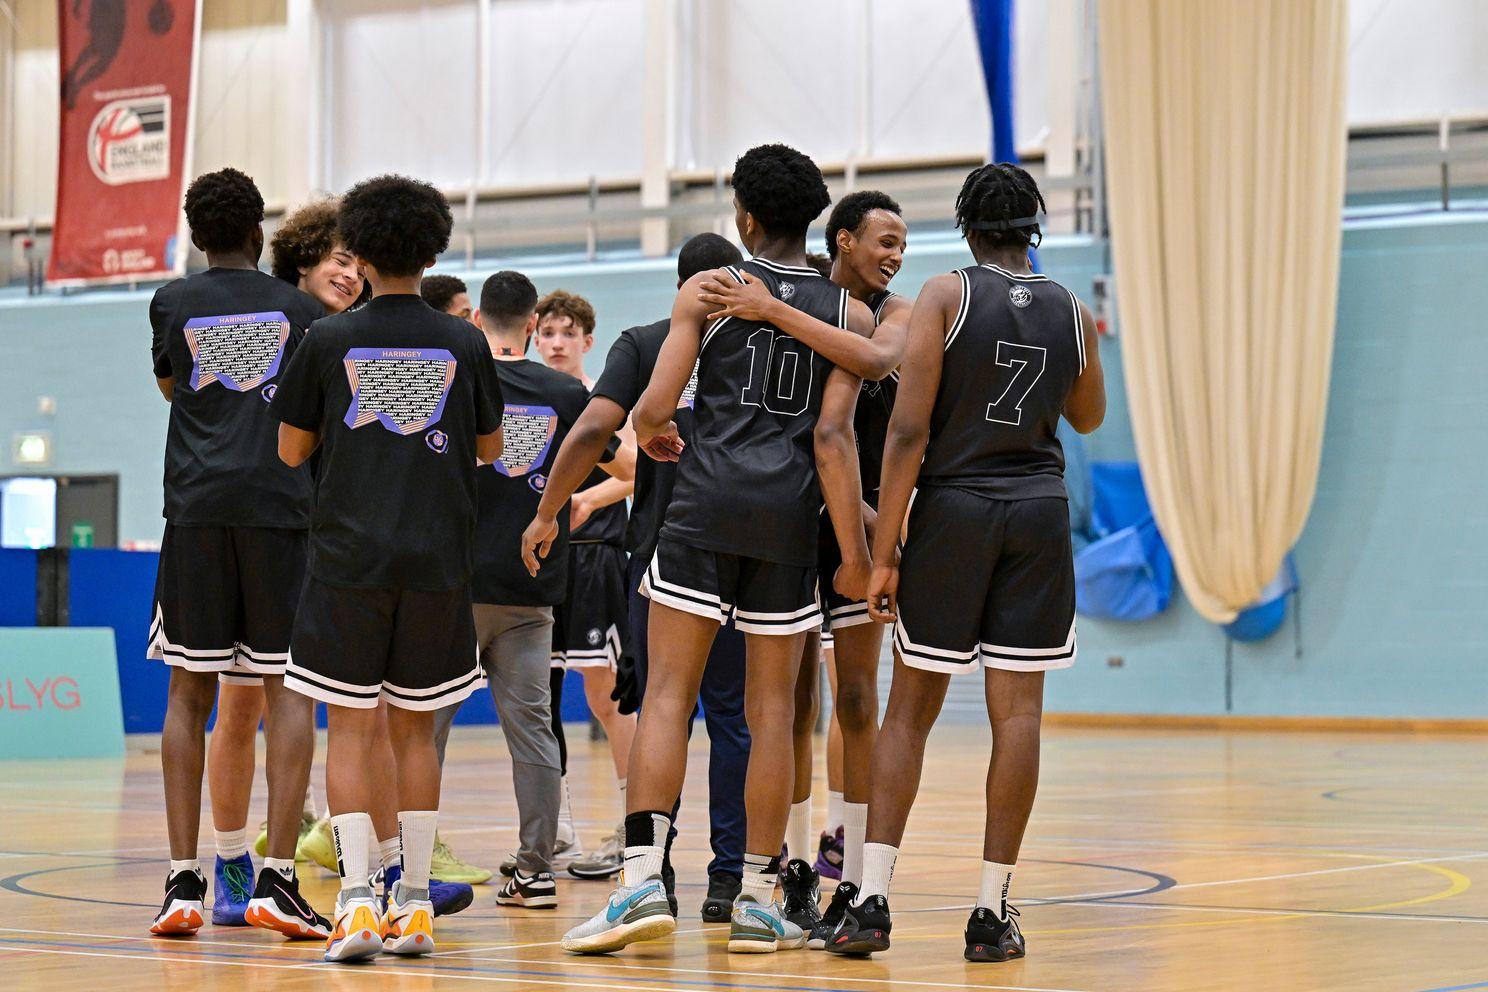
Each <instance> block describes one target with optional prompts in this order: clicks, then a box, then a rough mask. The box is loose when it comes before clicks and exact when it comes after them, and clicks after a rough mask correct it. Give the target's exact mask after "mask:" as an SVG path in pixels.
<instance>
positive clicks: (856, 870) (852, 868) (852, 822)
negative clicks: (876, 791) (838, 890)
mask: <svg viewBox="0 0 1488 992" xmlns="http://www.w3.org/2000/svg"><path fill="white" fill-rule="evenodd" d="M867 835H868V804H867V803H846V802H845V803H843V804H842V880H843V881H844V882H851V883H852V884H854V885H856V886H859V887H861V886H862V884H863V839H864V838H865V837H866V836H867Z"/></svg>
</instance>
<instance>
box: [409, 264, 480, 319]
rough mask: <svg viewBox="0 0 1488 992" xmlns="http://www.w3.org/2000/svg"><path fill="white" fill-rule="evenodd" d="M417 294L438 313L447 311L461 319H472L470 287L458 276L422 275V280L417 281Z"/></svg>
mask: <svg viewBox="0 0 1488 992" xmlns="http://www.w3.org/2000/svg"><path fill="white" fill-rule="evenodd" d="M419 295H420V296H422V297H423V298H424V302H425V303H427V304H429V306H431V307H433V308H434V309H435V310H438V311H439V312H440V313H447V314H449V315H450V316H452V317H459V318H460V319H461V320H473V319H474V318H473V316H472V307H471V305H470V287H469V286H467V285H465V280H464V279H461V278H459V277H458V276H448V275H443V274H438V275H432V276H424V279H423V282H421V283H419Z"/></svg>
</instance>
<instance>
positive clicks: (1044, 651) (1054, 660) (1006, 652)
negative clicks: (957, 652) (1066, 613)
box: [979, 617, 1079, 672]
mask: <svg viewBox="0 0 1488 992" xmlns="http://www.w3.org/2000/svg"><path fill="white" fill-rule="evenodd" d="M979 650H980V651H981V655H982V664H983V665H985V666H986V667H988V668H1001V669H1004V670H1006V671H1009V672H1051V671H1054V670H1055V669H1059V668H1069V667H1070V666H1072V665H1073V664H1074V663H1075V656H1076V655H1077V654H1078V653H1079V646H1078V645H1077V644H1076V643H1075V620H1074V618H1073V617H1071V618H1070V629H1069V634H1067V635H1066V636H1065V638H1064V644H1062V645H1061V646H1059V647H1057V648H1008V647H1001V646H999V645H996V644H988V643H987V642H986V641H983V642H982V643H981V644H980V645H979Z"/></svg>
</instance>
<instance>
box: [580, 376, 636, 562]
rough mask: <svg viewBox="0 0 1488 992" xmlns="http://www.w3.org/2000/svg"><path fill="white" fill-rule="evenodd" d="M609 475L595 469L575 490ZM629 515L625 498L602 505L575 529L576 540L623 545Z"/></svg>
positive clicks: (583, 488) (586, 542)
mask: <svg viewBox="0 0 1488 992" xmlns="http://www.w3.org/2000/svg"><path fill="white" fill-rule="evenodd" d="M586 395H587V394H586ZM637 460H639V459H637ZM609 477H610V474H609V473H608V472H604V471H601V470H600V469H595V470H594V471H593V472H590V473H589V478H587V479H585V480H584V484H583V485H581V486H579V488H578V489H576V490H575V492H583V491H584V490H585V489H593V488H594V487H595V486H597V485H599V484H600V483H601V482H603V481H605V480H606V479H608V478H609ZM627 516H628V514H627V513H626V511H625V500H623V499H622V500H619V501H618V502H615V503H611V504H610V505H609V506H601V507H600V508H599V509H597V510H595V511H594V512H593V513H591V514H589V519H588V520H585V521H584V525H583V526H582V527H579V528H577V529H576V530H574V532H573V539H574V542H575V543H577V544H613V545H614V546H615V547H617V548H618V547H621V546H623V545H624V544H625V525H626V517H627Z"/></svg>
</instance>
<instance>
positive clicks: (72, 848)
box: [0, 727, 1488, 992]
mask: <svg viewBox="0 0 1488 992" xmlns="http://www.w3.org/2000/svg"><path fill="white" fill-rule="evenodd" d="M575 731H576V732H574V733H573V734H572V736H573V737H574V738H575V739H576V743H575V746H574V747H573V749H572V757H571V761H572V778H573V782H574V793H575V806H576V810H577V815H578V817H579V819H580V821H581V823H580V825H581V830H582V834H583V838H584V840H585V841H586V842H587V843H588V844H589V845H590V846H593V845H595V844H597V842H598V840H599V839H600V837H601V836H602V835H603V834H604V833H605V832H607V831H608V830H609V829H610V828H611V826H612V825H613V823H614V821H615V819H616V816H615V804H616V800H615V792H614V785H613V780H612V778H611V772H610V762H609V755H608V751H607V749H606V748H605V746H604V745H602V744H589V743H586V742H582V741H580V740H579V739H580V738H581V736H582V732H581V731H578V728H575ZM153 746H154V742H153V741H150V740H145V741H139V742H135V743H134V744H133V745H132V749H131V753H130V754H129V756H128V758H127V759H126V760H124V761H92V762H35V763H10V764H3V765H0V789H3V796H4V799H3V801H0V969H3V972H0V973H3V975H4V976H5V985H6V987H8V988H14V989H26V990H30V989H59V990H64V989H79V990H89V992H95V990H98V989H108V990H109V992H130V990H136V989H146V990H151V992H159V990H172V989H182V990H185V989H190V990H208V989H232V990H239V989H246V990H254V992H257V990H264V992H268V990H289V989H295V990H311V989H333V990H341V989H345V990H348V992H357V990H363V989H400V990H405V989H406V990H428V989H433V988H436V987H437V988H471V987H474V988H479V987H481V986H482V985H484V986H486V987H490V988H499V989H532V990H537V989H554V988H584V989H606V990H634V992H700V990H707V989H738V990H759V992H890V990H898V992H922V990H933V989H1023V990H1048V992H1053V990H1091V992H1096V990H1099V992H1122V990H1134V992H1135V990H1142V992H1159V990H1169V989H1184V990H1188V989H1215V990H1218V989H1245V990H1262V989H1282V990H1289V992H1292V990H1308V989H1348V990H1350V992H1366V990H1374V989H1381V990H1403V992H1426V990H1434V992H1446V990H1467V989H1488V737H1483V736H1468V735H1461V736H1452V735H1447V734H1436V735H1410V734H1362V733H1338V732H1328V733H1306V732H1296V733H1281V732H1276V733H1271V732H1254V731H1249V732H1226V731H1214V730H1206V731H1192V730H1190V731H1175V730H1158V729H1125V730H1123V729H1072V728H1065V727H1052V728H1048V729H1047V731H1046V738H1045V749H1044V763H1043V764H1044V772H1043V783H1042V788H1041V789H1040V793H1039V798H1038V803H1037V805H1036V806H1035V809H1034V816H1033V822H1032V823H1031V825H1030V827H1029V833H1028V840H1027V842H1026V843H1025V846H1024V852H1023V861H1022V867H1021V869H1020V872H1019V874H1018V877H1017V878H1016V879H1015V881H1014V887H1013V895H1014V898H1015V900H1016V901H1017V902H1018V903H1019V904H1020V905H1021V906H1022V909H1023V923H1024V928H1025V930H1026V932H1027V935H1028V942H1029V948H1030V954H1029V957H1028V958H1027V959H1025V960H1024V961H1021V962H1015V963H1011V964H1003V965H969V964H966V963H965V962H963V961H962V959H961V946H962V943H961V928H962V926H963V924H964V922H965V918H966V915H967V912H968V910H969V907H970V904H971V902H972V901H973V899H974V896H975V893H976V887H977V872H978V861H979V858H980V832H981V815H982V797H981V782H982V778H983V775H984V769H985V757H986V748H987V732H986V731H985V730H983V729H979V728H974V727H943V728H941V729H940V730H939V731H938V732H937V734H936V736H935V739H934V740H933V741H932V745H931V751H930V755H929V756H928V758H927V761H926V774H925V784H924V788H923V789H922V790H921V793H920V802H919V805H918V806H917V807H916V808H915V812H914V815H913V816H912V817H911V819H910V824H909V835H908V837H907V838H906V850H905V854H904V856H903V857H902V858H901V859H900V862H899V869H898V872H897V876H896V878H895V890H894V892H893V894H892V905H893V907H894V909H895V911H896V915H895V929H894V947H893V949H892V950H890V951H889V952H888V953H886V954H883V955H879V956H878V957H876V958H874V959H872V960H859V961H848V960H841V959H837V958H832V957H829V956H827V955H824V954H822V953H820V952H816V951H806V950H801V951H792V952H784V953H779V954H776V955H770V956H759V957H741V956H738V955H733V956H731V955H729V954H727V953H726V952H725V950H724V933H725V931H724V930H723V929H718V928H711V927H710V928H707V929H703V928H701V927H700V926H699V921H698V917H697V908H698V904H699V902H700V901H701V898H702V893H703V891H704V882H705V878H704V876H703V865H704V864H705V862H706V859H707V853H706V851H707V842H706V805H705V802H704V799H705V796H704V793H705V790H706V785H707V777H706V774H705V773H704V761H705V757H706V738H705V736H704V735H702V734H699V735H698V736H697V737H696V738H695V739H694V746H693V749H692V766H691V768H690V770H689V783H690V786H691V791H690V792H689V794H688V796H687V797H686V802H685V803H684V807H683V809H684V812H683V822H682V824H681V827H682V835H681V837H680V839H679V842H678V846H679V849H680V850H679V855H678V872H679V895H680V897H681V902H682V910H683V919H682V921H681V926H680V928H679V932H678V933H677V935H676V936H675V937H673V938H671V939H670V940H667V941H662V942H658V943H656V944H652V945H642V946H640V947H637V948H632V949H630V950H628V951H626V952H624V953H622V954H619V955H616V956H613V957H609V958H575V957H570V956H567V955H565V954H563V953H562V952H561V951H560V950H559V949H558V947H557V946H556V943H555V942H556V941H557V940H558V938H559V937H560V936H561V934H562V932H563V931H564V930H565V929H566V928H567V927H569V926H571V925H572V924H573V923H574V922H575V921H577V920H580V919H582V918H584V917H586V916H587V915H589V914H590V913H592V912H593V911H595V910H596V909H597V908H598V907H599V906H600V905H601V903H602V901H603V899H604V898H605V895H606V894H607V892H608V886H607V885H605V884H600V883H593V882H587V883H586V882H579V881H574V880H569V881H565V882H561V883H560V885H559V893H560V898H561V900H562V905H561V906H560V908H559V909H558V910H557V912H556V913H555V912H541V911H525V912H524V911H507V910H500V909H497V908H496V907H495V905H494V896H495V888H494V886H491V885H488V886H483V887H479V888H478V889H477V893H478V897H477V902H476V905H475V906H473V907H472V908H471V909H469V910H467V911H466V912H465V913H463V914H461V915H459V916H456V917H452V918H448V919H442V920H441V921H440V926H439V929H438V931H437V937H438V941H439V947H440V953H439V954H438V955H437V956H435V957H433V958H431V959H423V960H413V961H408V960H397V959H391V958H386V957H384V958H381V959H379V960H377V961H376V962H375V963H373V964H370V965H365V966H339V967H338V966H333V965H327V964H324V963H323V962H321V960H320V948H319V946H318V945H316V944H289V943H285V942H282V941H281V940H279V939H278V938H277V937H275V936H274V935H271V934H267V933H262V932H258V931H253V930H224V929H214V928H212V927H211V926H207V927H205V928H204V929H203V930H202V931H201V934H200V935H199V936H198V937H196V938H195V939H188V940H162V939H152V938H150V937H149V936H148V935H147V933H146V927H147V926H148V924H149V921H150V918H151V915H152V913H153V911H154V910H155V908H156V906H157V904H158V901H159V899H160V893H161V882H162V877H163V872H164V865H163V863H162V859H163V858H164V857H165V848H164V847H163V846H162V844H163V839H164V838H163V833H164V826H163V820H162V815H161V799H160V771H159V764H158V755H157V754H156V753H154V751H153V750H152V748H153ZM450 754H451V760H450V767H449V770H448V772H447V775H446V789H445V800H444V804H443V805H444V809H445V811H446V812H445V815H444V817H443V820H442V833H443V835H444V837H445V838H446V839H447V840H449V841H450V842H451V843H452V844H453V845H454V846H455V848H456V850H457V851H458V852H459V853H460V854H461V855H463V856H465V857H467V858H468V859H469V860H472V861H477V862H480V863H484V864H486V865H488V866H494V865H495V864H496V863H497V862H498V861H499V860H500V858H501V856H502V855H503V853H504V852H505V851H506V850H507V849H508V845H510V844H511V843H512V841H513V838H514V836H515V829H514V827H513V820H512V808H513V807H512V802H511V801H510V798H509V796H510V769H509V764H508V761H507V757H506V751H505V747H504V745H503V744H502V743H501V739H500V736H499V733H497V732H496V731H494V730H487V729H484V728H483V729H471V728H457V730H456V733H455V740H454V741H453V742H452V746H451V752H450ZM820 764H821V763H820V762H818V779H820V772H821V770H820ZM320 774H321V773H320V772H319V771H317V772H316V781H317V791H318V790H319V782H320V781H321V779H320ZM819 788H821V789H824V787H822V786H820V785H819ZM817 796H818V799H817V812H818V816H819V817H820V815H821V814H822V813H823V812H824V811H825V809H824V808H825V792H824V791H818V793H817ZM261 809H262V783H261V782H260V787H259V789H258V798H257V799H256V801H255V817H257V816H258V815H260V814H259V812H258V811H260V810H261ZM208 822H209V821H207V820H206V818H205V817H204V824H206V823H208ZM254 822H255V824H256V822H257V821H256V819H255V821H254ZM210 837H211V834H210V832H206V831H204V833H203V846H202V853H203V858H204V863H205V864H208V865H210V864H211V861H210V860H209V859H210ZM306 888H307V891H308V892H309V893H310V894H311V895H312V897H313V898H315V899H316V900H317V901H318V903H319V904H320V905H321V907H322V908H323V909H328V908H329V907H330V905H331V902H332V899H333V898H334V891H335V885H334V881H333V880H332V879H331V878H329V877H327V876H324V875H322V874H320V873H319V870H318V869H314V868H312V869H310V870H309V872H308V873H307V881H306Z"/></svg>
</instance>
